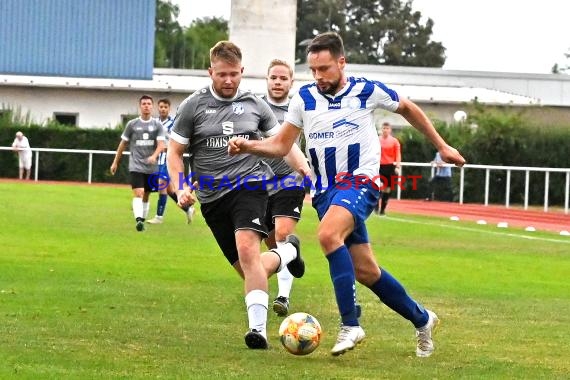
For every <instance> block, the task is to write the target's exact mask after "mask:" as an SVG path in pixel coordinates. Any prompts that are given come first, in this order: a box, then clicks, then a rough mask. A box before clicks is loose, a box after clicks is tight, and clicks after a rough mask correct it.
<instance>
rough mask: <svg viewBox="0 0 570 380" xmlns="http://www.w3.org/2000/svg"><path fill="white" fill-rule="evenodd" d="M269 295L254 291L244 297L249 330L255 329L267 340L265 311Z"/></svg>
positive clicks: (261, 291)
mask: <svg viewBox="0 0 570 380" xmlns="http://www.w3.org/2000/svg"><path fill="white" fill-rule="evenodd" d="M268 305H269V294H267V293H266V292H264V291H263V290H260V289H254V290H252V291H250V292H249V293H247V294H246V295H245V306H246V307H247V318H248V320H249V328H250V329H256V330H257V331H259V332H260V333H261V335H263V336H264V337H265V338H266V339H267V309H268Z"/></svg>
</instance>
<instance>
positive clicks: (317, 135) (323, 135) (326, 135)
mask: <svg viewBox="0 0 570 380" xmlns="http://www.w3.org/2000/svg"><path fill="white" fill-rule="evenodd" d="M333 138H334V132H312V133H309V139H311V140H320V139H333Z"/></svg>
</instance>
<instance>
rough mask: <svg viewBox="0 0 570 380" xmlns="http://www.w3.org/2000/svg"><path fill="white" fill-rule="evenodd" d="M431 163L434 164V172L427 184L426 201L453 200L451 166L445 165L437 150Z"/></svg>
mask: <svg viewBox="0 0 570 380" xmlns="http://www.w3.org/2000/svg"><path fill="white" fill-rule="evenodd" d="M431 163H432V165H434V166H435V173H434V176H433V178H432V179H431V180H430V181H429V184H428V186H429V187H428V197H427V198H426V200H427V201H431V200H436V201H445V202H452V201H453V191H452V189H451V166H447V165H445V162H444V161H443V160H442V159H441V156H440V155H439V152H437V153H436V154H435V157H434V159H433V161H432V162H431Z"/></svg>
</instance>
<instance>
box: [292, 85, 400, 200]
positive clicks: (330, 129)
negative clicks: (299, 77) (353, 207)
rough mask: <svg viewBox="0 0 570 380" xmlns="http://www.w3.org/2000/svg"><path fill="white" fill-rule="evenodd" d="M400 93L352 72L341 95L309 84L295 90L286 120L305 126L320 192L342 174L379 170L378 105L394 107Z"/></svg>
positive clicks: (369, 173)
mask: <svg viewBox="0 0 570 380" xmlns="http://www.w3.org/2000/svg"><path fill="white" fill-rule="evenodd" d="M398 105H399V98H398V94H397V93H396V92H395V91H394V90H392V89H390V88H388V87H387V86H386V85H384V84H383V83H381V82H377V81H372V80H368V79H365V78H354V77H348V78H347V83H346V85H345V87H344V88H343V89H342V90H341V91H339V93H338V95H336V96H332V95H328V94H323V93H321V92H320V91H319V90H318V88H317V86H316V84H314V83H313V84H310V85H305V86H303V87H301V88H300V89H299V92H298V93H297V94H295V95H294V96H293V98H292V99H291V102H290V103H289V112H288V113H287V116H286V117H285V121H287V122H289V123H291V124H294V125H295V126H297V127H299V128H302V129H303V133H304V135H305V141H306V154H307V157H308V159H309V162H310V166H311V169H312V182H313V186H314V187H315V188H316V193H317V194H318V193H320V192H321V191H324V190H326V189H327V188H329V187H331V186H333V185H334V184H335V177H336V176H337V174H341V173H350V174H353V175H363V176H367V177H368V178H371V179H372V178H374V177H377V176H378V170H379V161H380V143H379V141H378V134H377V132H376V127H375V125H374V109H376V108H383V109H386V110H388V111H391V112H394V111H396V109H397V108H398Z"/></svg>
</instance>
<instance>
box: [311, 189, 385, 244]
mask: <svg viewBox="0 0 570 380" xmlns="http://www.w3.org/2000/svg"><path fill="white" fill-rule="evenodd" d="M344 181H345V183H342V184H337V185H334V186H332V187H330V188H328V189H327V190H326V191H324V192H322V193H320V194H319V195H317V196H315V197H314V198H313V207H314V208H315V210H317V215H318V216H319V220H320V219H322V218H323V217H324V216H325V214H326V212H327V211H328V209H329V207H330V206H331V205H335V206H341V207H344V208H345V209H347V210H348V211H349V212H350V213H351V214H352V217H353V218H354V230H353V231H352V232H351V233H350V235H348V237H347V238H346V240H345V241H344V243H345V245H346V246H347V247H350V246H351V245H352V244H364V243H368V231H367V230H366V224H365V223H364V222H365V221H366V219H367V218H368V217H369V216H370V214H371V213H372V211H373V210H374V206H375V205H377V204H378V198H380V191H379V190H378V188H377V187H378V186H376V185H374V184H371V183H366V184H356V183H355V180H354V179H352V180H351V181H350V182H351V184H352V185H351V186H347V185H346V181H347V180H346V179H345V180H344Z"/></svg>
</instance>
